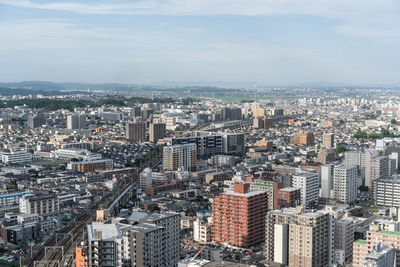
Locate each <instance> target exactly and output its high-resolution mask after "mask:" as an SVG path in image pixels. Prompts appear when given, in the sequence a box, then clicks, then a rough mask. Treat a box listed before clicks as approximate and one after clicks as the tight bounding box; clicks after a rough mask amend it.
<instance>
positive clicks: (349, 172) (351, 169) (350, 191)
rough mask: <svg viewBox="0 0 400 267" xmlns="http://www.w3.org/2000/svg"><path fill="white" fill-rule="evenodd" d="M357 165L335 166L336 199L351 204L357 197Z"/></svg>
mask: <svg viewBox="0 0 400 267" xmlns="http://www.w3.org/2000/svg"><path fill="white" fill-rule="evenodd" d="M357 179H358V170H357V166H336V167H335V168H334V194H335V199H336V200H338V201H340V202H342V203H348V204H351V203H353V202H354V201H356V199H357V189H358V186H357Z"/></svg>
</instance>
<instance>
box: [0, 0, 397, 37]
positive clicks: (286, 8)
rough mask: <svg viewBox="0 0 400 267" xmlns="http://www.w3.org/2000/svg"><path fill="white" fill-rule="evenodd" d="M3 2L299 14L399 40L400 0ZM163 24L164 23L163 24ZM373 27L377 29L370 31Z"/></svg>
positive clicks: (109, 9)
mask: <svg viewBox="0 0 400 267" xmlns="http://www.w3.org/2000/svg"><path fill="white" fill-rule="evenodd" d="M0 4H3V5H9V6H15V7H22V8H30V9H43V10H54V11H65V12H73V13H79V14H118V15H165V16H191V15H195V16H197V15H242V16H263V15H282V14H298V15H307V16H318V17H323V18H326V19H329V20H333V21H335V23H336V24H338V25H339V26H337V27H335V28H334V30H337V32H339V33H342V34H346V35H350V36H353V37H363V38H382V35H383V34H384V36H383V38H385V39H387V40H397V39H398V36H399V31H398V30H397V29H399V28H400V21H399V19H398V14H400V1H398V0H379V1H376V0H318V1H316V0H218V1H215V0H191V1H187V0H139V1H134V2H131V1H126V0H125V1H124V2H119V3H116V2H113V3H111V4H106V3H96V2H94V3H83V2H81V1H76V0H75V2H72V1H71V2H54V1H49V2H40V3H39V2H34V1H30V0H0ZM160 25H161V24H160ZM161 26H162V25H161ZM369 29H373V31H371V32H368V31H369Z"/></svg>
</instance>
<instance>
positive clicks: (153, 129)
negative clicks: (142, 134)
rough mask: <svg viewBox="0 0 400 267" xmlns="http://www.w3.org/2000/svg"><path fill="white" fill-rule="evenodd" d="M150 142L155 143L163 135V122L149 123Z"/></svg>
mask: <svg viewBox="0 0 400 267" xmlns="http://www.w3.org/2000/svg"><path fill="white" fill-rule="evenodd" d="M149 136H150V138H149V139H150V142H154V143H157V141H158V139H162V138H164V137H165V123H151V124H150V127H149Z"/></svg>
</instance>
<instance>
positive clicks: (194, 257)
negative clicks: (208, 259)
mask: <svg viewBox="0 0 400 267" xmlns="http://www.w3.org/2000/svg"><path fill="white" fill-rule="evenodd" d="M205 247H206V245H204V246H202V247H201V249H200V250H199V251H198V252H197V253H196V254H195V255H194V256H193V258H191V259H190V260H189V261H188V263H187V264H186V267H189V265H190V264H191V263H192V261H194V260H195V259H196V258H197V256H199V255H200V253H201V252H202V251H203V249H204V248H205Z"/></svg>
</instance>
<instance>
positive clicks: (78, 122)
mask: <svg viewBox="0 0 400 267" xmlns="http://www.w3.org/2000/svg"><path fill="white" fill-rule="evenodd" d="M67 128H68V129H69V130H76V129H86V115H84V114H73V115H68V116H67Z"/></svg>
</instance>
